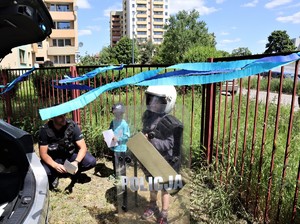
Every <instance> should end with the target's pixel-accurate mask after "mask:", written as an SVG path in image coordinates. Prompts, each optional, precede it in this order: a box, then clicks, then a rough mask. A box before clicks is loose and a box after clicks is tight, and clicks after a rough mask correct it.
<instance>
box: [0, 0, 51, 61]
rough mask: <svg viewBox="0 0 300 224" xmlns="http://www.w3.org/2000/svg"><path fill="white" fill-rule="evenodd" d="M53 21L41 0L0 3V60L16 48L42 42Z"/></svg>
mask: <svg viewBox="0 0 300 224" xmlns="http://www.w3.org/2000/svg"><path fill="white" fill-rule="evenodd" d="M52 28H53V21H52V18H51V16H50V13H49V11H48V10H47V8H46V6H45V4H44V2H43V1H42V0H1V1H0V33H1V35H0V58H3V57H4V56H6V55H7V54H9V53H10V52H11V49H12V48H14V47H17V46H21V45H26V44H31V43H36V42H40V41H43V40H44V39H45V38H46V37H47V36H49V35H50V34H51V32H52Z"/></svg>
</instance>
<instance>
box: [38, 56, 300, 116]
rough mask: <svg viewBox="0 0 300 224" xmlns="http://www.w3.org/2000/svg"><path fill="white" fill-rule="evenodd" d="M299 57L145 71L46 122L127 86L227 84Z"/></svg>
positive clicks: (53, 111) (50, 111) (54, 112)
mask: <svg viewBox="0 0 300 224" xmlns="http://www.w3.org/2000/svg"><path fill="white" fill-rule="evenodd" d="M299 59H300V57H299V55H298V54H295V53H294V54H290V55H287V56H272V57H268V58H262V59H258V60H240V61H232V62H217V63H184V64H177V65H173V66H170V67H167V69H182V70H179V71H174V72H170V73H165V74H159V72H160V71H162V69H157V70H150V71H146V72H141V73H139V74H137V75H135V76H132V77H129V78H125V79H123V80H120V81H119V82H112V83H108V84H106V85H104V86H101V87H98V88H95V89H93V90H91V91H89V92H87V93H85V94H83V95H81V96H80V97H78V98H76V99H73V100H71V101H68V102H66V103H63V104H60V105H57V106H54V107H49V108H45V109H40V110H39V113H40V115H41V118H42V120H46V119H49V118H51V117H55V116H58V115H61V114H65V113H68V112H70V111H73V110H76V109H79V108H82V107H84V106H85V105H87V104H88V103H90V102H92V101H93V100H95V99H96V98H97V97H98V96H99V95H100V94H102V93H103V92H105V91H108V90H112V89H115V88H119V87H122V86H126V85H139V86H149V85H177V86H180V85H199V84H207V83H216V82H223V81H228V80H232V79H237V78H243V77H247V76H251V75H256V74H258V73H262V72H266V71H269V70H272V69H273V68H276V67H279V66H284V65H286V64H289V63H291V62H294V61H296V60H299Z"/></svg>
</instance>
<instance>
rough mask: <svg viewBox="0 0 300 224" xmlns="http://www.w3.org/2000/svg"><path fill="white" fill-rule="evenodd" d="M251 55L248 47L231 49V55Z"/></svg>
mask: <svg viewBox="0 0 300 224" xmlns="http://www.w3.org/2000/svg"><path fill="white" fill-rule="evenodd" d="M247 55H252V52H251V51H250V50H249V49H248V47H239V48H236V49H233V51H232V53H231V56H247Z"/></svg>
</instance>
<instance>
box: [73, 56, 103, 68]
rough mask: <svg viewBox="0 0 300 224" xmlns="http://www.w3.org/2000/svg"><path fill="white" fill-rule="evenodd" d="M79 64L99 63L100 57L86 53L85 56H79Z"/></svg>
mask: <svg viewBox="0 0 300 224" xmlns="http://www.w3.org/2000/svg"><path fill="white" fill-rule="evenodd" d="M78 64H79V65H92V66H93V65H100V64H101V62H100V58H99V56H98V54H97V55H88V54H86V55H85V56H83V57H82V56H81V57H80V62H79V63H78Z"/></svg>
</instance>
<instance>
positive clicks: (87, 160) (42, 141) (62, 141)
mask: <svg viewBox="0 0 300 224" xmlns="http://www.w3.org/2000/svg"><path fill="white" fill-rule="evenodd" d="M81 139H83V135H82V133H81V131H80V129H79V127H78V125H77V124H76V123H75V122H74V121H73V120H70V119H66V125H65V126H63V127H62V128H61V129H60V130H57V129H55V127H54V125H53V121H52V120H50V121H48V123H47V124H45V125H43V126H42V127H41V128H40V132H39V146H45V145H48V155H49V156H50V157H51V158H52V159H53V160H54V161H55V162H57V163H59V164H64V162H65V160H66V159H68V160H69V161H70V162H73V161H75V159H76V157H77V153H78V150H79V149H78V146H77V144H76V141H79V140H81ZM41 162H42V165H43V166H44V168H45V170H46V173H47V175H48V179H49V186H50V188H51V187H53V185H55V183H54V184H53V185H52V183H53V182H55V181H56V180H57V177H65V176H66V175H62V174H60V173H58V172H57V171H56V170H55V169H54V168H52V167H51V166H49V165H48V164H46V163H45V162H43V160H42V161H41ZM95 166H96V159H95V157H94V156H92V155H91V154H90V153H89V152H88V151H87V152H86V155H85V157H84V158H83V160H82V161H81V162H80V163H79V164H78V171H77V172H76V174H75V175H72V176H71V179H72V182H76V180H77V178H78V177H79V175H80V173H81V172H83V171H87V170H89V169H91V168H93V167H95Z"/></svg>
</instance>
